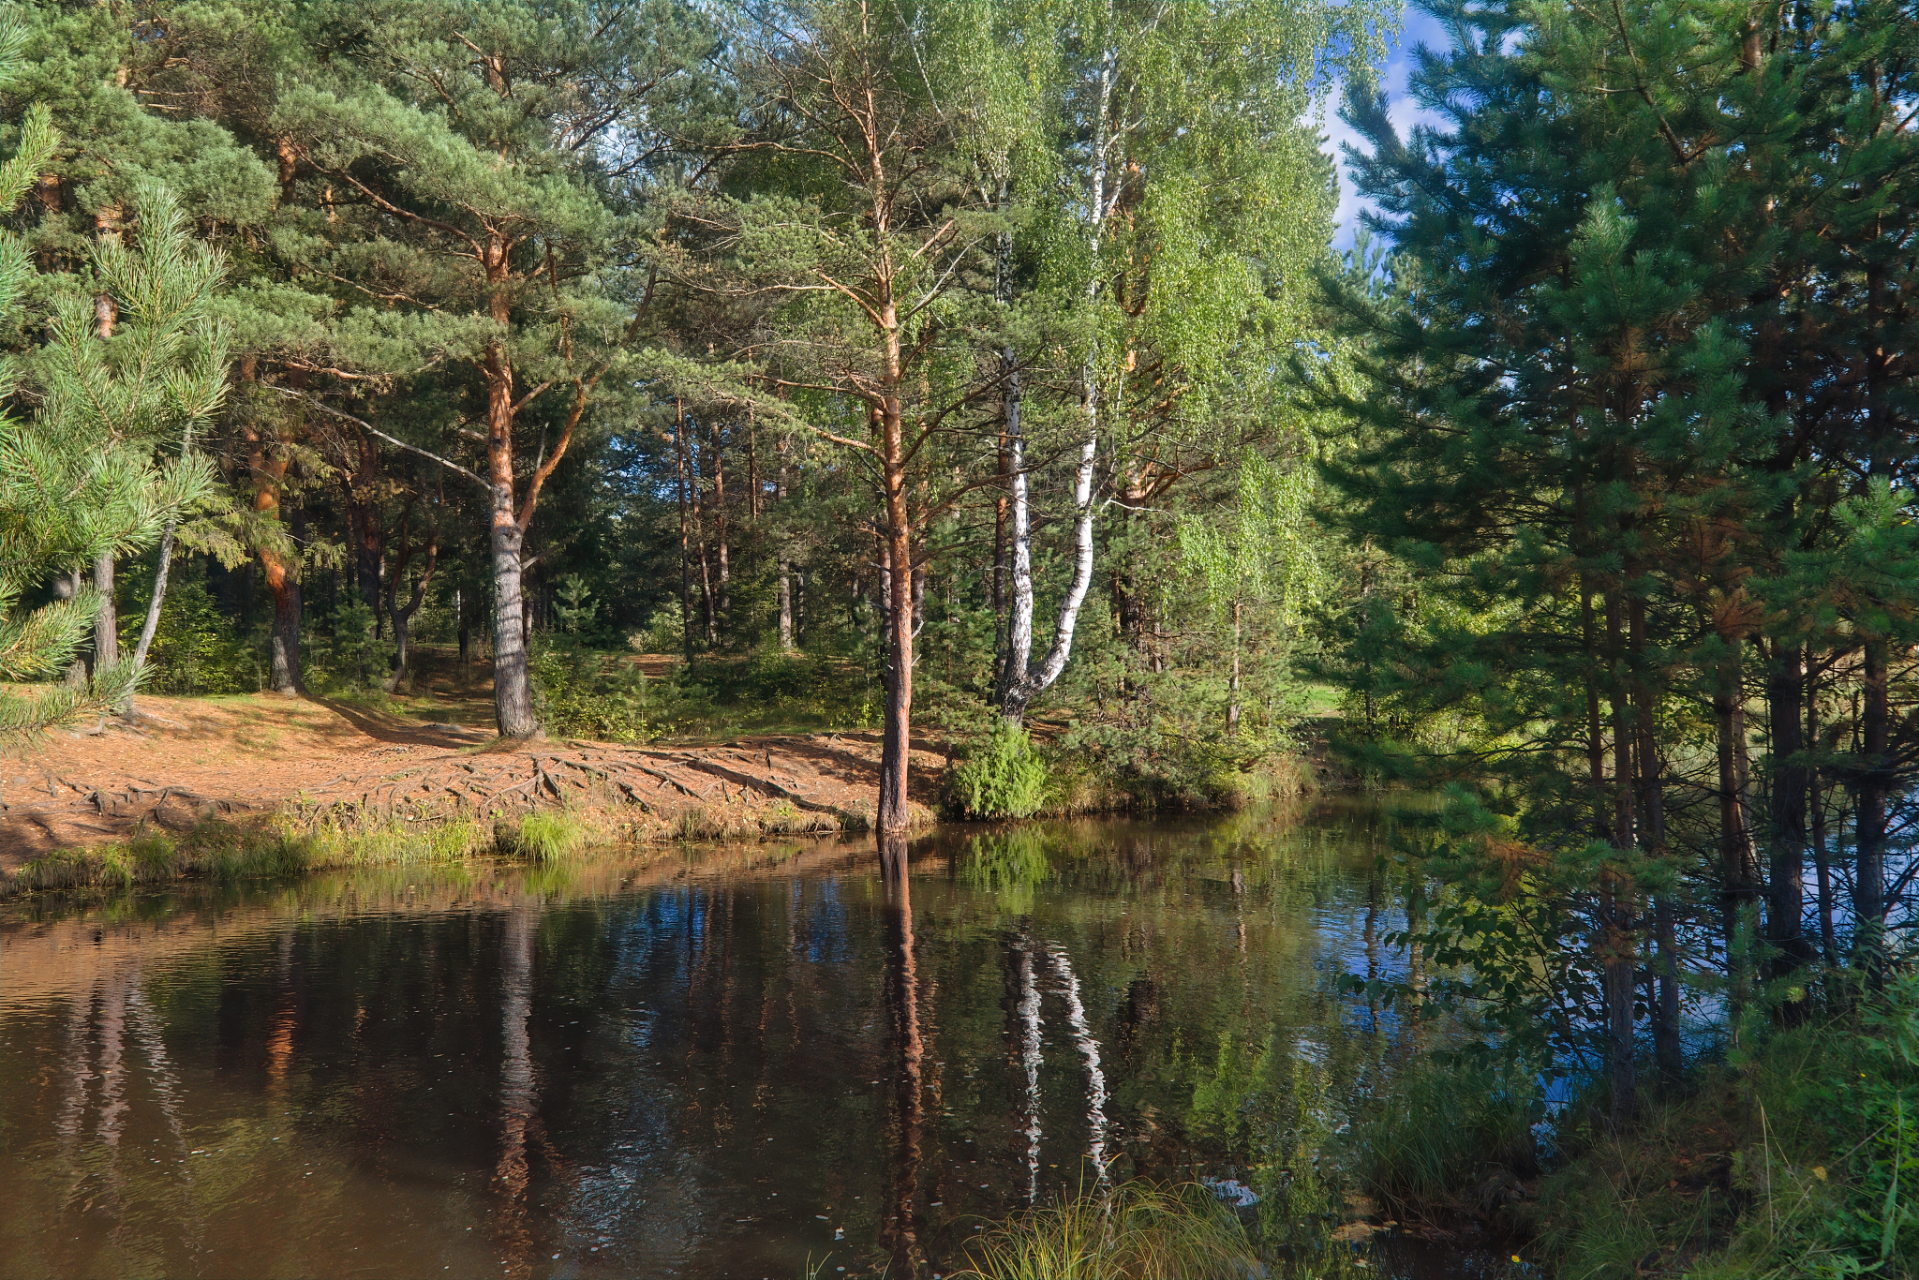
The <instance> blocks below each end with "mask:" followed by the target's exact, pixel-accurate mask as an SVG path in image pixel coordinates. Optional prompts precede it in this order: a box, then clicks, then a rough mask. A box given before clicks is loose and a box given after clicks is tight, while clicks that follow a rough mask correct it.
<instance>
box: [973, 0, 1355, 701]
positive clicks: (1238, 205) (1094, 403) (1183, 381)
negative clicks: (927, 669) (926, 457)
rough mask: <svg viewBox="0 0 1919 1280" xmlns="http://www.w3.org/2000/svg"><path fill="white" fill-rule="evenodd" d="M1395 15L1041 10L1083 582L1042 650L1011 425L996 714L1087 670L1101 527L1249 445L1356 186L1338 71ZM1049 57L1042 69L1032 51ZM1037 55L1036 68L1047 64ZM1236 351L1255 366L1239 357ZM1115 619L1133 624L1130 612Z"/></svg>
mask: <svg viewBox="0 0 1919 1280" xmlns="http://www.w3.org/2000/svg"><path fill="white" fill-rule="evenodd" d="M1390 12H1391V11H1390V10H1389V9H1388V8H1387V7H1385V6H1383V5H1375V4H1359V5H1342V6H1333V5H1329V4H1323V3H1321V4H1309V5H1303V6H1291V7H1287V8H1284V9H1279V8H1275V7H1273V6H1271V5H1264V4H1211V5H1185V4H1168V3H1124V2H1121V0H1093V2H1090V3H1076V4H1062V5H1057V6H1035V7H1034V8H1033V9H1032V10H1031V11H1030V13H1031V22H1032V25H1031V26H1030V27H1029V28H1028V29H1026V30H1025V31H1023V32H1022V33H1021V34H1022V38H1023V39H1024V40H1025V41H1032V40H1035V39H1040V40H1046V41H1049V42H1050V47H1051V49H1052V56H1051V57H1050V59H1047V60H1045V62H1044V63H1043V65H1045V66H1046V67H1047V70H1048V74H1050V76H1051V77H1052V80H1051V83H1050V84H1049V85H1048V86H1047V92H1048V102H1047V106H1046V111H1045V113H1044V116H1043V134H1042V136H1043V137H1044V138H1045V139H1046V140H1047V141H1048V142H1049V143H1050V144H1051V148H1050V151H1049V153H1048V154H1047V155H1046V156H1045V158H1044V160H1043V161H1040V162H1039V164H1040V167H1041V169H1042V172H1043V173H1044V176H1045V181H1043V182H1042V183H1040V184H1038V185H1037V188H1036V190H1035V193H1034V199H1035V200H1036V201H1038V202H1039V205H1040V208H1039V210H1038V211H1037V212H1036V215H1035V216H1034V217H1033V218H1032V219H1031V220H1030V224H1031V225H1032V226H1034V227H1035V228H1040V229H1043V234H1044V235H1045V236H1046V241H1045V243H1044V244H1043V245H1042V246H1041V247H1040V256H1041V258H1042V262H1043V266H1042V268H1041V270H1040V271H1039V272H1038V273H1036V276H1035V282H1034V288H1033V294H1034V297H1033V298H1032V299H1031V302H1030V303H1029V305H1037V306H1047V307H1051V308H1054V309H1056V310H1058V311H1060V312H1062V313H1063V314H1064V315H1069V316H1071V317H1072V318H1071V320H1070V321H1068V322H1067V325H1066V327H1067V328H1068V329H1069V330H1070V332H1071V333H1072V334H1073V342H1074V348H1075V350H1074V355H1075V360H1076V364H1077V371H1076V377H1075V378H1074V380H1073V384H1072V385H1071V394H1073V396H1074V398H1075V399H1076V401H1077V411H1076V413H1074V414H1072V415H1070V416H1069V418H1068V421H1070V422H1071V426H1070V427H1067V428H1065V429H1066V430H1068V431H1070V432H1071V440H1072V443H1071V444H1070V445H1068V446H1063V447H1062V452H1064V453H1066V454H1067V455H1068V456H1070V457H1071V459H1072V470H1071V473H1070V476H1071V478H1070V481H1069V482H1068V485H1069V487H1068V492H1069V494H1070V509H1071V511H1072V525H1071V527H1072V535H1071V548H1072V551H1071V564H1072V575H1071V579H1070V581H1069V582H1068V583H1067V584H1066V587H1065V589H1064V592H1063V594H1062V596H1061V598H1060V603H1059V606H1058V611H1057V614H1056V616H1055V619H1054V624H1053V635H1052V638H1051V641H1050V643H1049V645H1048V648H1047V649H1046V651H1045V653H1044V655H1043V656H1041V657H1040V658H1039V659H1038V661H1037V662H1035V661H1034V659H1033V656H1032V647H1033V643H1034V633H1033V615H1034V584H1033V569H1032V546H1031V530H1032V523H1033V520H1032V514H1031V505H1032V498H1031V494H1030V485H1029V479H1028V477H1029V464H1028V452H1029V447H1028V442H1027V439H1026V435H1025V433H1024V431H1022V430H1021V424H1020V420H1019V418H1018V416H1017V415H1009V416H1008V417H1007V419H1006V439H1007V446H1006V447H1007V452H1008V454H1009V465H1008V466H1007V468H1006V470H1007V472H1008V483H1009V487H1010V490H1011V492H1010V507H1011V566H1010V578H1011V590H1010V602H1009V615H1010V618H1009V623H1008V627H1007V633H1006V646H1007V649H1006V653H1005V657H1004V660H1003V662H1002V664H1001V676H1000V683H999V691H998V700H999V704H1000V709H1001V712H1002V714H1003V715H1004V716H1005V717H1006V718H1007V719H1008V720H1012V721H1015V722H1017V721H1019V720H1020V719H1022V718H1023V717H1024V715H1025V712H1026V708H1027V707H1028V706H1029V705H1030V703H1031V702H1032V700H1033V699H1034V698H1035V697H1036V696H1038V695H1039V694H1040V693H1041V692H1042V691H1044V690H1045V689H1046V688H1048V687H1049V686H1051V685H1052V684H1053V683H1054V682H1055V681H1056V680H1058V678H1059V676H1060V674H1061V672H1062V671H1063V670H1064V669H1065V667H1066V664H1067V662H1068V660H1069V659H1070V657H1071V654H1072V647H1073V639H1074V634H1075V631H1076V628H1077V626H1078V620H1079V614H1080V610H1081V608H1082V606H1083V605H1084V603H1085V599H1086V595H1087V592H1088V590H1089V589H1090V587H1091V585H1092V581H1093V574H1094V558H1095V553H1096V539H1095V517H1096V514H1097V510H1098V500H1099V498H1100V492H1101V488H1102V486H1101V484H1100V483H1099V482H1100V480H1101V471H1102V466H1103V468H1104V471H1105V476H1104V479H1105V482H1106V483H1105V486H1104V487H1105V489H1106V493H1107V497H1108V500H1110V501H1113V502H1117V503H1119V504H1120V505H1121V507H1122V510H1128V511H1130V510H1140V509H1144V508H1146V507H1149V506H1150V505H1151V504H1152V503H1154V502H1156V501H1157V500H1158V499H1159V498H1160V497H1162V496H1163V495H1164V494H1165V492H1166V491H1167V489H1169V488H1170V487H1171V486H1172V485H1173V484H1175V483H1176V482H1177V481H1178V480H1179V479H1180V478H1182V477H1183V476H1185V475H1189V474H1191V473H1192V472H1193V471H1195V470H1204V469H1210V468H1211V467H1214V466H1217V465H1218V464H1219V462H1220V461H1221V456H1222V453H1224V452H1226V451H1227V450H1228V449H1230V448H1231V447H1232V446H1233V444H1234V443H1235V442H1232V441H1222V440H1221V439H1220V433H1219V432H1218V431H1217V430H1216V429H1215V417H1216V415H1217V406H1218V402H1219V401H1220V400H1221V399H1223V398H1229V397H1231V396H1232V395H1234V394H1237V393H1239V392H1243V391H1245V390H1246V389H1247V387H1246V383H1247V381H1248V379H1249V377H1250V379H1251V380H1252V381H1253V382H1255V383H1267V382H1269V380H1270V379H1271V378H1272V377H1273V374H1274V372H1275V371H1277V370H1278V369H1279V368H1280V367H1281V366H1282V365H1283V364H1284V360H1283V357H1282V356H1281V355H1280V354H1279V353H1280V352H1282V351H1284V349H1285V348H1286V345H1287V344H1288V342H1289V341H1293V340H1296V339H1297V337H1298V335H1299V334H1300V333H1301V332H1302V330H1303V329H1304V327H1305V323H1306V306H1307V302H1308V299H1309V297H1310V293H1311V273H1312V271H1313V269H1314V267H1315V266H1316V264H1317V263H1318V262H1319V260H1320V259H1321V258H1322V257H1323V255H1324V253H1325V250H1326V244H1327V241H1328V239H1329V238H1330V231H1331V214H1332V209H1333V206H1334V203H1335V198H1336V192H1335V190H1334V187H1333V178H1332V171H1331V166H1330V164H1329V163H1328V162H1327V161H1326V159H1325V157H1323V156H1322V155H1321V154H1320V152H1319V150H1318V138H1317V133H1316V128H1315V116H1314V113H1315V112H1316V111H1317V110H1318V109H1319V108H1320V107H1321V106H1322V105H1323V102H1324V98H1325V94H1326V92H1327V90H1328V89H1329V88H1330V87H1331V85H1332V82H1333V78H1334V76H1335V74H1337V73H1342V72H1343V73H1344V74H1346V75H1348V76H1349V77H1357V78H1361V79H1363V78H1365V77H1366V76H1368V75H1369V74H1370V68H1371V65H1372V63H1373V61H1374V60H1376V59H1377V58H1378V57H1379V56H1380V54H1381V52H1382V47H1381V30H1382V27H1383V25H1384V24H1385V23H1386V22H1387V21H1388V20H1389V15H1390ZM1029 57H1030V55H1029ZM1035 61H1038V60H1037V59H1035ZM1235 357H1237V358H1235ZM1118 605H1119V607H1118V608H1117V610H1116V612H1118V613H1120V614H1121V615H1122V617H1124V616H1125V615H1126V614H1127V612H1128V609H1127V605H1126V603H1125V602H1118Z"/></svg>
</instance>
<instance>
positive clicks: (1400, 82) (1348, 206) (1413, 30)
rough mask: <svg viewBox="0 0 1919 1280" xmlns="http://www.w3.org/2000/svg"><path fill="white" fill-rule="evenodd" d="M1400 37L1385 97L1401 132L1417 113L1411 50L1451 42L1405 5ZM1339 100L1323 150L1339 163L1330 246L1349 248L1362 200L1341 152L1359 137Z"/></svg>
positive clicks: (1333, 108) (1426, 18) (1389, 64)
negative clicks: (1409, 88) (1409, 86)
mask: <svg viewBox="0 0 1919 1280" xmlns="http://www.w3.org/2000/svg"><path fill="white" fill-rule="evenodd" d="M1400 24H1401V25H1400V31H1399V39H1398V40H1397V41H1396V42H1395V43H1394V44H1393V46H1392V50H1391V52H1390V53H1389V54H1388V55H1387V59H1386V73H1385V76H1384V78H1383V79H1384V86H1385V89H1386V96H1387V98H1388V100H1389V101H1390V102H1391V114H1392V121H1393V125H1394V127H1395V128H1397V129H1399V130H1400V131H1401V132H1402V133H1403V132H1405V130H1406V129H1407V127H1408V126H1410V125H1411V124H1413V123H1414V122H1415V121H1416V120H1417V119H1418V118H1419V116H1420V114H1421V113H1420V112H1419V111H1418V110H1417V108H1416V107H1415V106H1414V104H1413V102H1412V100H1411V99H1410V98H1408V97H1407V96H1406V81H1407V78H1408V77H1409V75H1410V74H1411V67H1412V52H1413V50H1414V49H1416V48H1418V47H1419V46H1420V45H1422V44H1424V45H1426V46H1428V47H1429V48H1434V49H1443V48H1445V47H1447V45H1448V44H1449V43H1450V41H1449V40H1448V39H1447V38H1446V31H1445V28H1443V27H1441V26H1440V25H1439V23H1438V22H1436V21H1434V20H1433V18H1432V17H1431V16H1430V15H1428V14H1424V13H1421V12H1419V11H1418V10H1416V9H1412V8H1408V9H1407V10H1406V11H1405V12H1404V14H1403V15H1402V17H1401V19H1400ZM1338 106H1339V100H1338V98H1337V96H1336V97H1335V98H1334V100H1333V102H1332V104H1331V106H1330V107H1329V108H1328V111H1327V119H1326V131H1327V135H1328V136H1327V139H1326V151H1327V152H1328V154H1330V155H1331V156H1332V157H1333V159H1334V160H1335V161H1338V162H1339V212H1338V213H1337V214H1335V215H1334V220H1335V222H1336V224H1337V226H1338V230H1337V231H1336V232H1335V233H1334V234H1333V247H1334V248H1336V249H1350V248H1351V247H1352V244H1353V232H1354V230H1355V229H1357V227H1358V226H1359V214H1360V210H1361V208H1362V207H1363V204H1364V202H1363V201H1361V200H1360V199H1359V197H1358V195H1357V194H1356V193H1355V192H1354V191H1353V184H1352V179H1351V178H1350V177H1349V176H1348V175H1347V173H1346V165H1345V162H1344V160H1343V158H1342V157H1341V155H1340V151H1339V147H1340V144H1341V143H1345V142H1357V141H1358V140H1359V139H1358V136H1357V135H1356V134H1354V132H1353V131H1352V130H1351V129H1350V128H1348V127H1347V126H1346V122H1345V121H1344V120H1341V119H1340V118H1339V117H1338V115H1337V110H1338Z"/></svg>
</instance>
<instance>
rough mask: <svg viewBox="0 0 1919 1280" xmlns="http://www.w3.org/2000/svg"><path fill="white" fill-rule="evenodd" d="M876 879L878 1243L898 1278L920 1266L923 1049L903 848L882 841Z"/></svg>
mask: <svg viewBox="0 0 1919 1280" xmlns="http://www.w3.org/2000/svg"><path fill="white" fill-rule="evenodd" d="M880 866H881V873H882V875H881V878H882V881H883V883H884V885H885V891H886V907H885V918H886V982H885V988H884V989H885V994H886V1009H887V1013H888V1014H889V1015H890V1017H891V1019H892V1027H893V1044H894V1051H895V1053H896V1054H897V1059H898V1064H899V1066H898V1073H897V1076H896V1083H895V1086H894V1092H893V1119H892V1130H893V1165H894V1171H893V1177H892V1179H891V1182H892V1186H891V1195H890V1196H889V1203H888V1205H887V1215H886V1224H885V1225H884V1226H883V1227H882V1228H881V1230H880V1242H881V1245H882V1247H884V1248H885V1249H886V1251H887V1253H888V1254H890V1255H891V1258H892V1263H893V1266H894V1268H895V1270H896V1271H897V1272H898V1273H901V1274H904V1275H908V1276H916V1275H918V1274H919V1273H920V1272H921V1271H922V1270H923V1269H924V1266H925V1263H926V1256H925V1252H924V1250H923V1249H922V1248H921V1246H920V1223H919V1201H920V1195H919V1186H920V1158H921V1151H920V1129H921V1126H922V1125H923V1124H924V1122H925V1119H926V1081H925V1060H926V1045H925V1042H924V1040H923V1039H922V1038H921V1035H920V991H919V968H918V965H917V963H916V961H915V958H914V955H913V945H914V942H913V889H912V882H911V879H910V878H909V877H908V875H907V858H906V842H905V841H904V840H902V839H900V838H898V837H892V838H887V837H882V838H881V845H880Z"/></svg>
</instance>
